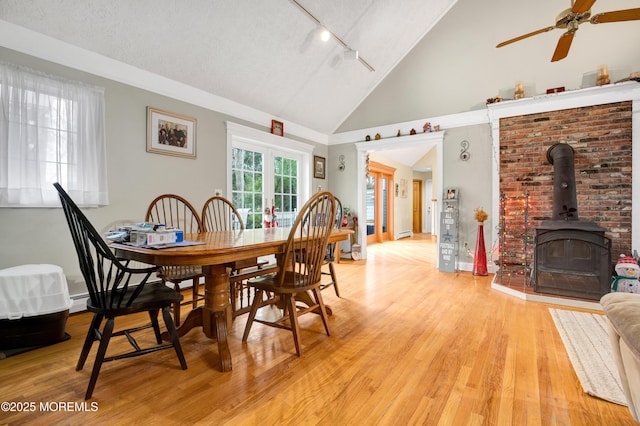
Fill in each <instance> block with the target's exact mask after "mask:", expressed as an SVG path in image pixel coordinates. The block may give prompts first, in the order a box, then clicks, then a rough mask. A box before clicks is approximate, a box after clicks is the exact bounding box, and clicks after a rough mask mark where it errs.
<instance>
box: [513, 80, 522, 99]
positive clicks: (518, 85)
mask: <svg viewBox="0 0 640 426" xmlns="http://www.w3.org/2000/svg"><path fill="white" fill-rule="evenodd" d="M522 98H524V85H523V84H522V83H521V82H517V83H516V90H515V91H514V92H513V99H522Z"/></svg>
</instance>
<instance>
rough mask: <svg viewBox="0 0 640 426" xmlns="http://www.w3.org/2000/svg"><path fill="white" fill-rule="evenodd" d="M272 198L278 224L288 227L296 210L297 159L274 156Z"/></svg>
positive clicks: (291, 223)
mask: <svg viewBox="0 0 640 426" xmlns="http://www.w3.org/2000/svg"><path fill="white" fill-rule="evenodd" d="M273 179H274V189H273V195H274V200H273V201H272V203H271V204H270V205H272V206H275V207H276V217H277V221H278V226H280V227H289V226H291V225H293V221H294V219H295V217H296V214H297V212H298V161H297V160H295V159H293V158H286V157H280V156H276V157H275V159H274V162H273Z"/></svg>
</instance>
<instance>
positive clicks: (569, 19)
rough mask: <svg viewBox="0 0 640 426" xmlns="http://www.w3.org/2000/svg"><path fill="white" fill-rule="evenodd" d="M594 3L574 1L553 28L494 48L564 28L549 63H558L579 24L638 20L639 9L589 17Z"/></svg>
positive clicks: (523, 36) (561, 14)
mask: <svg viewBox="0 0 640 426" xmlns="http://www.w3.org/2000/svg"><path fill="white" fill-rule="evenodd" d="M595 2H596V0H574V1H573V6H572V7H570V8H569V9H567V10H564V11H562V12H561V13H560V14H559V15H558V16H557V17H556V24H555V25H554V26H551V27H547V28H542V29H540V30H537V31H533V32H530V33H528V34H524V35H521V36H520V37H516V38H512V39H511V40H507V41H503V42H502V43H500V44H498V45H497V46H496V47H502V46H506V45H507V44H511V43H515V42H516V41H520V40H523V39H525V38H528V37H531V36H534V35H537V34H542V33H546V32H547V31H551V30H555V29H556V28H562V29H565V28H566V29H567V31H566V32H565V33H564V34H562V35H561V36H560V40H558V44H557V46H556V50H555V52H553V57H552V58H551V62H555V61H559V60H560V59H564V58H565V57H566V56H567V55H568V54H569V48H570V47H571V42H572V41H573V37H574V35H575V33H576V31H578V27H579V26H580V24H584V23H585V22H591V23H592V24H602V23H605V22H622V21H636V20H640V8H636V9H625V10H616V11H613V12H604V13H598V14H597V15H593V16H591V6H593V4H594V3H595ZM589 18H591V19H589Z"/></svg>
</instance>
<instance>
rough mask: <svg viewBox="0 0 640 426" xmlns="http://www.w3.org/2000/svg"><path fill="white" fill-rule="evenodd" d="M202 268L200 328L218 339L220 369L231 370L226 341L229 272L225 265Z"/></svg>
mask: <svg viewBox="0 0 640 426" xmlns="http://www.w3.org/2000/svg"><path fill="white" fill-rule="evenodd" d="M202 270H203V272H204V274H205V278H204V279H205V290H204V309H203V318H202V329H203V331H204V334H205V335H206V336H207V337H210V338H212V339H217V340H218V354H219V356H220V364H221V365H220V369H221V370H222V371H231V351H229V343H228V342H227V311H228V309H229V300H230V299H229V274H228V273H227V268H226V266H225V265H211V266H205V267H203V268H202Z"/></svg>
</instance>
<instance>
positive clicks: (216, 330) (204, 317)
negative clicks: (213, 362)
mask: <svg viewBox="0 0 640 426" xmlns="http://www.w3.org/2000/svg"><path fill="white" fill-rule="evenodd" d="M202 270H203V272H204V274H205V277H204V280H205V281H204V283H205V284H204V306H198V307H197V308H196V309H194V310H192V311H191V312H189V315H187V318H186V319H185V320H184V321H183V323H182V324H181V325H180V327H178V330H177V331H178V336H184V335H185V334H187V333H188V332H189V331H190V330H191V329H193V328H196V327H202V331H203V332H204V334H205V336H207V337H209V338H211V339H217V340H218V354H219V356H220V364H221V365H220V370H222V371H231V351H229V344H228V342H227V312H228V310H229V274H228V273H227V268H226V267H225V266H224V265H211V266H204V267H203V268H202ZM162 337H163V339H165V340H167V339H168V338H169V336H168V333H163V334H162Z"/></svg>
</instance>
